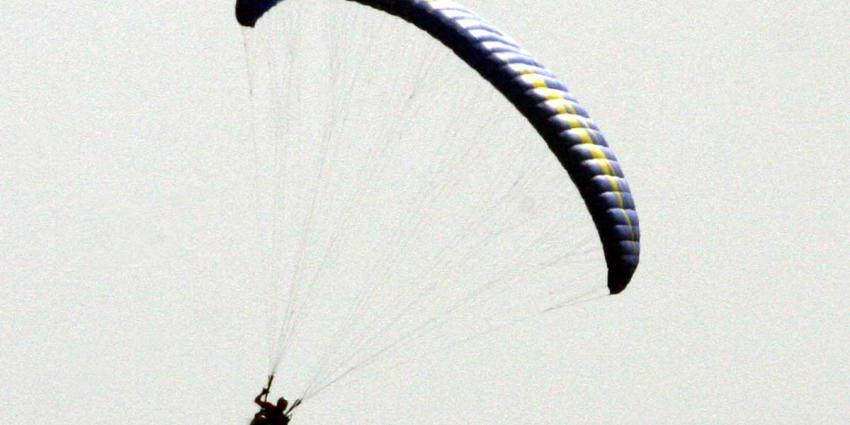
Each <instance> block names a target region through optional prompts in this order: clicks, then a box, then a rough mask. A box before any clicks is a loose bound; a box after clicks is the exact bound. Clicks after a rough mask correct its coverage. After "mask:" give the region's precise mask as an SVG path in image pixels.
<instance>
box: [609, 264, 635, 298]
mask: <svg viewBox="0 0 850 425" xmlns="http://www.w3.org/2000/svg"><path fill="white" fill-rule="evenodd" d="M635 269H636V267H629V268H620V269H617V268H614V269H609V270H608V290H609V291H610V293H611V295H617V294H619V293H620V292H623V291H624V290H625V289H626V286H628V285H629V282H630V281H631V280H632V276H633V275H634V274H635Z"/></svg>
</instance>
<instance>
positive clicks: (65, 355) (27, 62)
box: [0, 0, 850, 424]
mask: <svg viewBox="0 0 850 425" xmlns="http://www.w3.org/2000/svg"><path fill="white" fill-rule="evenodd" d="M293 1H294V0H293ZM221 3H222V4H220V5H216V6H212V7H211V6H210V4H211V3H209V2H208V3H203V4H202V3H201V2H155V1H154V2H137V3H132V2H130V3H126V4H122V5H121V6H115V5H111V4H104V2H96V1H82V0H77V1H68V2H30V1H20V0H11V1H10V0H7V1H4V2H3V5H2V6H0V24H2V26H3V28H5V30H6V37H3V38H2V39H0V51H2V52H3V55H2V59H0V81H3V86H4V87H5V88H6V94H5V96H2V100H0V247H2V248H0V423H4V424H24V423H32V422H36V421H37V422H40V423H51V424H52V423H56V424H59V423H62V424H99V423H107V422H115V421H119V420H120V421H123V422H126V423H130V424H142V423H145V424H148V423H162V424H170V423H187V422H190V421H192V422H201V423H226V424H237V423H242V421H244V420H246V419H247V418H248V417H250V415H251V413H252V407H251V406H250V399H251V398H252V397H253V395H254V393H255V392H256V390H257V389H258V387H259V385H260V384H261V382H260V381H261V380H262V376H263V374H264V373H265V358H266V352H265V350H266V347H265V345H264V344H265V341H263V337H264V336H263V333H262V332H261V330H262V326H263V324H264V317H263V314H264V312H265V307H264V306H263V302H262V300H258V299H257V297H256V294H254V293H252V291H246V290H245V288H246V287H250V282H247V279H246V277H245V269H246V268H247V263H248V262H250V261H251V260H250V258H248V256H247V254H244V253H245V252H248V251H249V250H250V244H251V243H252V240H251V239H250V238H248V237H245V236H244V232H245V230H246V229H247V227H246V225H245V223H244V220H243V218H244V217H245V216H246V215H249V214H250V207H251V205H250V202H249V201H250V199H249V196H248V195H247V194H245V191H244V188H245V187H247V186H248V185H250V183H251V181H252V180H251V178H252V176H251V175H250V172H249V168H248V167H245V152H246V145H247V144H248V143H249V138H250V129H249V126H248V122H249V121H250V106H249V102H248V96H247V88H246V87H247V83H246V81H247V77H246V69H245V52H244V50H243V46H242V37H241V34H240V30H239V28H238V26H237V25H236V24H235V22H234V20H233V17H232V6H231V4H230V3H229V2H221ZM468 4H469V5H470V6H472V7H473V8H474V9H475V10H476V11H478V12H479V13H480V14H482V15H483V16H485V17H487V18H488V19H489V20H490V21H493V22H495V23H496V24H498V25H499V26H500V27H501V28H502V29H504V30H505V32H507V33H508V34H511V35H512V36H514V37H515V38H517V39H519V40H521V41H522V43H523V45H524V47H526V49H528V50H529V51H531V52H533V53H534V54H535V55H536V56H537V57H539V58H541V59H542V60H543V61H544V62H545V63H547V64H549V65H550V67H552V68H553V69H555V70H556V71H557V72H559V73H560V74H561V75H564V76H565V79H566V82H567V84H569V85H570V86H571V87H573V88H575V89H576V91H577V92H578V94H579V95H580V99H581V100H582V103H583V104H584V105H586V106H587V107H588V109H589V110H590V111H591V112H592V114H593V116H594V117H595V118H596V119H597V120H598V121H599V122H600V123H601V125H602V128H603V129H604V130H605V132H606V135H607V136H608V138H609V139H610V140H612V141H613V144H614V147H615V148H616V150H617V152H618V154H619V156H620V157H621V159H622V161H623V163H624V166H625V168H626V172H627V174H628V177H629V180H630V182H631V185H632V187H633V188H634V191H635V192H636V196H637V200H638V207H639V210H640V213H641V226H642V237H643V257H642V263H641V266H640V269H639V271H638V273H637V275H636V277H635V280H634V281H633V283H632V286H631V287H630V288H629V289H628V290H627V291H626V292H625V293H624V294H623V295H622V296H618V297H613V298H609V299H605V300H603V301H602V302H596V303H592V304H589V305H587V306H583V307H581V308H577V309H572V310H566V311H563V312H559V313H557V314H554V315H548V316H544V317H541V318H539V319H538V320H535V321H532V322H531V323H528V324H524V325H522V326H518V327H514V328H511V329H508V330H505V331H503V332H500V333H497V334H494V335H492V336H490V337H488V338H485V339H481V340H479V341H476V342H475V343H472V344H469V345H467V346H464V347H462V348H459V349H457V350H456V352H454V353H451V354H450V355H447V356H445V357H444V358H442V360H441V362H436V361H435V362H433V363H426V364H423V365H420V366H418V367H415V368H407V369H405V368H402V369H396V370H393V371H391V372H387V374H386V375H384V376H375V377H372V379H370V380H367V381H366V382H364V383H363V384H362V386H360V387H357V388H356V389H352V388H349V389H348V390H340V391H339V392H337V393H335V394H334V395H333V396H329V397H327V400H326V403H325V404H323V403H321V402H320V401H322V400H325V399H319V400H317V402H316V403H314V404H312V405H310V406H305V409H304V411H303V413H302V415H303V416H300V417H299V418H298V419H299V420H298V421H297V422H296V423H299V422H300V423H319V422H321V423H325V424H330V423H351V422H353V423H365V424H369V423H374V424H385V423H398V424H408V423H409V424H429V423H435V422H437V421H438V420H439V421H440V422H441V423H450V424H454V423H456V424H475V423H530V424H564V423H588V424H615V423H616V424H620V423H628V424H682V423H688V424H691V423H693V424H739V423H765V424H767V423H783V424H841V423H845V422H846V420H847V418H848V417H850V407H848V406H850V395H848V394H850V366H848V364H850V362H848V361H847V355H846V353H847V352H848V350H850V331H848V329H850V314H848V307H850V302H848V301H847V300H848V296H850V286H848V284H847V282H846V281H845V280H844V278H846V276H848V275H850V262H848V259H850V242H848V236H850V226H848V224H847V220H846V210H847V207H848V206H850V203H848V202H847V201H846V198H845V196H846V193H847V192H848V190H850V171H848V169H847V167H846V166H845V164H846V163H848V162H850V148H848V147H847V143H848V140H850V121H848V116H850V102H848V100H847V99H848V97H850V77H848V73H847V69H848V68H850V55H848V54H847V52H850V41H848V40H850V30H848V29H847V28H848V27H847V25H846V23H847V22H848V21H850V6H848V5H846V4H842V3H841V2H808V3H805V4H803V3H796V2H747V3H743V2H720V3H718V2H708V1H680V2H667V4H661V3H652V4H646V2H625V3H623V2H593V4H590V3H588V4H569V5H565V3H564V2H563V1H561V0H538V1H525V2H520V1H506V0H492V1H483V0H481V1H475V2H472V1H470V2H468ZM552 40H558V42H552ZM601 318H603V319H604V320H600V319H601ZM612 319H613V320H612Z"/></svg>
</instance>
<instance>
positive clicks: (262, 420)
mask: <svg viewBox="0 0 850 425" xmlns="http://www.w3.org/2000/svg"><path fill="white" fill-rule="evenodd" d="M268 396H269V389H268V388H263V391H262V392H261V393H260V394H259V395H257V397H256V398H255V399H254V403H257V405H258V406H260V411H259V412H257V414H256V415H254V420H253V421H251V425H287V424H289V420H290V419H291V418H290V417H289V411H287V410H286V407H287V406H289V402H288V401H286V399H285V398H283V397H281V398H279V399H278V400H277V404H272V403H269V402H268ZM293 407H294V406H293Z"/></svg>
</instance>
